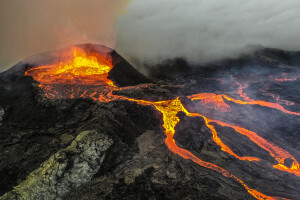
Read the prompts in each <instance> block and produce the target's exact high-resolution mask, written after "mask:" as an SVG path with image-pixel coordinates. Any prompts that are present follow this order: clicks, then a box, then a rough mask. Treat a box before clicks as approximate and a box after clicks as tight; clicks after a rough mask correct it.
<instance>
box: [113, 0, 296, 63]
mask: <svg viewBox="0 0 300 200" xmlns="http://www.w3.org/2000/svg"><path fill="white" fill-rule="evenodd" d="M299 8H300V1H298V0H286V1H279V0H276V1H275V0H263V1H261V0H250V1H240V0H226V1H224V0H159V1H149V0H132V1H131V3H130V5H129V6H128V7H127V10H128V12H127V14H125V15H123V16H122V17H120V18H119V29H120V35H119V37H118V43H117V49H118V50H119V51H120V53H121V54H122V55H123V56H125V57H126V58H127V59H130V60H131V62H135V63H148V64H149V63H150V64H155V63H158V62H160V61H163V60H166V59H172V58H177V57H181V58H185V59H187V60H188V61H189V62H192V63H202V62H210V61H215V60H220V59H224V58H235V57H237V56H240V55H241V54H245V53H249V52H251V51H253V50H254V49H255V48H257V47H258V46H264V47H270V48H280V49H283V50H300V40H299V35H300V12H299Z"/></svg>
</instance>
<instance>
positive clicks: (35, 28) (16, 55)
mask: <svg viewBox="0 0 300 200" xmlns="http://www.w3.org/2000/svg"><path fill="white" fill-rule="evenodd" d="M128 2H129V1H128V0H113V1H111V0H88V1H82V0H69V1H68V0H0V29H1V31H0V72H1V71H3V70H5V69H7V68H9V67H11V66H12V65H14V64H16V63H17V62H19V61H20V60H23V59H24V58H26V57H29V56H31V55H34V54H38V53H41V52H44V51H51V50H55V49H59V48H64V47H68V46H71V45H75V44H80V43H100V44H104V45H107V46H109V47H112V48H114V46H115V43H116V35H117V26H116V21H117V19H118V17H119V15H120V14H121V13H122V12H124V10H125V8H126V6H127V4H128Z"/></svg>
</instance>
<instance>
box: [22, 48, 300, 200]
mask: <svg viewBox="0 0 300 200" xmlns="http://www.w3.org/2000/svg"><path fill="white" fill-rule="evenodd" d="M72 52H73V55H72V56H69V57H68V58H67V59H66V58H65V57H66V56H64V59H63V60H62V61H60V62H58V63H57V64H52V65H45V66H38V67H34V68H31V69H28V70H27V71H26V72H25V75H26V76H32V77H33V78H34V79H35V80H36V81H37V82H39V84H40V85H39V87H40V88H41V89H42V90H43V92H44V93H45V95H46V97H48V98H91V99H93V100H95V101H98V102H108V101H112V100H127V101H132V102H136V103H138V104H141V105H148V106H153V107H155V108H156V109H157V111H159V112H161V113H162V114H163V122H164V123H163V128H164V132H165V135H166V136H167V138H166V140H165V143H166V145H167V146H168V148H169V149H170V151H172V152H173V153H175V154H177V155H179V156H181V157H182V158H184V159H190V160H192V161H193V162H195V163H197V164H198V165H200V166H203V167H206V168H209V169H211V170H214V171H217V172H219V173H221V174H222V175H224V176H226V177H229V178H232V179H234V180H235V181H237V182H238V183H239V184H241V185H242V186H243V187H244V188H245V189H246V190H247V191H248V193H249V194H251V195H252V196H253V197H255V198H256V199H284V198H280V197H271V196H268V195H265V194H262V193H261V192H259V191H257V190H254V189H252V188H250V187H249V186H248V185H247V184H246V183H245V182H244V181H243V180H241V179H240V178H238V177H237V176H236V175H234V174H233V173H231V172H229V171H228V170H225V169H223V168H221V167H219V166H217V165H215V164H213V163H209V162H206V161H203V160H201V159H200V158H198V157H197V156H195V155H194V154H193V153H191V152H190V151H188V150H186V149H183V148H180V147H179V146H178V145H177V144H176V141H175V140H174V134H175V127H176V125H178V123H180V119H179V117H178V116H177V114H178V113H179V112H183V113H185V114H186V115H187V116H189V117H201V118H203V119H204V121H205V124H206V126H207V127H208V128H209V129H210V130H211V133H212V138H213V141H214V142H215V143H216V144H217V145H219V146H220V147H221V149H222V150H223V151H224V152H227V153H228V154H230V155H231V156H233V157H235V158H236V159H239V160H242V161H244V162H253V161H254V162H259V161H260V159H259V158H256V157H244V156H239V155H237V154H236V153H235V152H234V151H233V150H231V149H230V148H229V147H228V146H226V145H225V144H224V143H223V142H222V140H221V139H220V138H219V136H218V133H217V131H216V129H215V127H214V124H218V125H220V126H223V127H229V128H231V129H232V131H234V132H236V133H238V134H241V135H244V136H246V137H248V138H249V139H250V140H251V141H252V142H253V143H255V144H257V145H258V146H259V147H260V148H262V149H264V150H266V151H268V152H269V153H270V155H271V156H272V157H273V158H275V160H276V161H277V162H278V164H277V165H274V166H273V167H274V168H276V169H277V170H281V171H285V172H288V173H291V174H293V175H296V176H299V177H300V165H299V163H298V161H297V160H296V159H295V158H294V157H293V156H292V155H291V154H290V153H289V152H287V151H286V150H284V149H282V148H281V147H278V146H276V145H275V144H273V143H271V142H268V141H267V140H266V139H264V138H262V137H260V136H259V134H257V133H255V132H253V131H251V130H247V129H245V128H243V127H240V126H238V125H235V124H229V123H226V122H223V121H219V120H214V119H210V118H208V117H206V116H204V115H202V114H200V113H196V112H190V111H188V110H187V109H186V108H185V107H184V105H183V103H182V101H181V100H180V97H177V98H175V99H171V100H165V101H156V102H154V101H148V100H140V99H134V98H128V97H126V96H122V95H115V94H114V93H113V91H118V90H122V89H123V88H121V87H118V86H117V85H116V84H115V83H114V82H113V81H112V80H110V79H109V78H108V74H109V72H110V71H111V70H112V69H113V67H114V66H113V64H112V63H113V62H112V60H111V57H109V56H108V55H99V54H91V55H88V54H87V53H86V52H84V51H83V50H82V49H80V48H73V49H72ZM291 81H292V80H291ZM136 87H138V86H136ZM242 89H243V88H242V87H241V85H240V87H239V88H237V92H236V93H237V94H239V95H240V97H241V98H243V99H244V100H240V99H234V98H232V97H230V96H228V95H225V94H214V93H200V94H194V95H191V96H188V97H183V98H188V99H189V100H190V101H196V102H197V101H200V103H201V104H202V105H204V106H206V107H208V108H212V109H215V110H217V111H220V112H230V111H231V107H230V105H229V104H227V103H226V102H225V100H227V101H230V102H233V103H235V104H239V105H256V106H257V105H258V106H261V107H268V108H271V109H276V110H279V111H281V112H284V113H286V114H290V115H295V116H300V113H297V112H292V111H289V110H287V109H285V108H284V107H283V106H282V105H280V104H279V103H274V102H267V101H261V100H252V99H250V98H249V97H247V95H246V94H245V93H244V92H243V91H242ZM287 159H290V160H292V165H291V166H286V164H285V161H286V160H287Z"/></svg>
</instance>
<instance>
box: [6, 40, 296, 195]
mask: <svg viewBox="0 0 300 200" xmlns="http://www.w3.org/2000/svg"><path fill="white" fill-rule="evenodd" d="M81 48H83V49H85V50H86V51H97V49H99V48H100V49H101V47H98V46H94V45H84V46H81ZM110 53H111V55H112V57H113V60H114V61H115V63H114V68H113V70H112V71H111V72H110V74H109V76H108V78H109V79H111V80H113V82H114V84H115V85H116V86H117V87H118V89H117V90H114V91H112V94H113V96H114V97H122V98H116V99H112V100H110V101H105V102H103V101H102V102H101V101H98V100H97V99H96V98H89V97H85V96H83V97H77V96H76V95H75V97H74V98H69V97H68V98H48V97H47V96H46V95H45V91H44V90H43V89H42V88H41V87H40V86H39V85H40V83H38V82H37V81H35V79H34V77H31V76H25V71H26V70H27V69H30V68H34V67H36V66H38V65H44V64H45V63H48V62H51V60H53V59H55V58H56V54H55V53H49V54H45V55H43V56H42V58H43V59H41V57H39V63H35V64H32V62H27V61H23V62H21V63H19V64H17V65H16V66H14V67H13V68H11V69H10V70H9V71H7V72H4V73H2V74H0V133H1V134H0V177H1V179H0V195H1V196H2V197H0V199H72V200H73V199H262V198H269V199H272V198H275V197H277V198H279V199H280V198H287V199H300V191H299V188H300V169H299V168H300V166H297V164H298V165H299V163H298V161H300V137H299V130H300V116H299V115H300V114H299V113H300V101H299V96H300V92H299V84H300V67H299V66H300V53H297V52H283V51H280V50H273V49H264V50H261V51H258V52H256V53H255V54H253V55H251V56H245V57H242V58H240V59H236V60H226V61H222V62H218V63H213V64H206V65H203V66H193V65H190V64H188V63H187V62H185V61H184V60H181V59H178V60H172V61H166V62H165V63H163V64H161V65H157V66H152V67H151V70H150V71H149V74H148V78H146V77H145V76H143V75H142V74H140V73H138V72H137V71H136V70H134V68H133V67H132V66H131V65H130V64H129V63H127V62H126V61H125V60H124V59H123V58H122V57H121V56H119V55H118V54H117V53H116V52H114V51H112V52H110ZM46 58H47V59H46ZM30 60H32V59H30ZM61 87H63V86H61ZM85 87H87V86H85ZM62 91H64V90H62ZM93 91H94V89H93ZM196 94H198V96H197V97H196V96H195V95H196ZM204 94H205V95H204ZM62 95H63V93H62ZM79 96H80V95H79ZM97 98H98V97H97ZM176 98H178V99H179V100H178V101H179V102H181V104H182V105H183V106H184V108H185V109H186V110H187V111H188V112H190V113H197V114H198V115H201V116H190V115H189V114H187V112H182V111H180V112H176V113H175V114H176V116H175V117H178V118H179V120H180V121H179V122H178V123H177V124H176V126H175V128H174V130H175V134H174V135H173V136H172V137H173V138H174V142H175V145H176V146H178V147H179V148H180V150H181V151H182V152H183V151H184V150H185V151H188V152H190V153H191V154H192V155H194V156H195V157H197V158H198V159H200V160H201V161H203V162H205V163H211V164H213V166H218V167H219V168H220V169H222V170H226V172H228V173H229V174H231V175H232V176H235V177H236V178H233V177H231V176H229V175H228V174H226V173H225V172H224V171H221V172H220V170H219V171H218V170H216V168H215V167H211V168H209V167H206V166H205V165H203V164H202V165H201V164H199V163H197V162H195V159H194V160H193V159H192V158H191V157H189V158H187V157H184V156H182V155H183V154H181V153H180V152H176V150H178V148H177V149H176V148H175V147H174V146H168V145H166V140H167V139H166V138H168V137H169V135H168V133H167V131H166V127H165V126H164V125H166V119H165V117H166V116H168V115H166V114H165V113H163V111H162V110H163V108H161V107H160V106H162V107H167V106H168V104H167V103H161V104H155V103H153V104H152V105H151V104H150V103H146V104H141V103H140V102H138V101H139V100H143V101H147V102H161V101H167V100H174V99H176ZM128 99H134V100H135V101H132V100H128ZM159 108H161V109H162V110H159ZM172 116H173V115H172ZM208 119H209V120H210V122H207V120H208ZM224 124H225V125H224ZM229 125H230V126H231V127H230V126H229ZM233 126H238V127H239V128H242V130H240V129H237V128H236V129H234V128H233ZM213 130H215V133H214V132H213ZM246 130H247V131H249V132H247V131H246ZM247 134H248V135H247ZM253 135H254V136H253ZM220 141H221V142H220ZM172 148H173V149H172ZM174 149H176V150H174ZM189 155H190V154H189ZM250 158H255V160H251V159H250ZM283 158H284V159H283ZM280 159H281V160H280ZM282 159H283V160H282ZM279 163H281V164H282V165H281V167H277V168H276V167H274V166H277V165H278V164H279ZM297 167H298V168H297ZM219 168H217V169H219ZM224 174H225V175H224ZM238 180H240V181H238ZM243 184H245V185H246V186H247V187H245V185H243ZM253 190H255V191H257V192H259V193H260V194H261V195H258V194H257V193H254V194H253V193H251V191H253ZM263 195H265V196H263Z"/></svg>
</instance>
